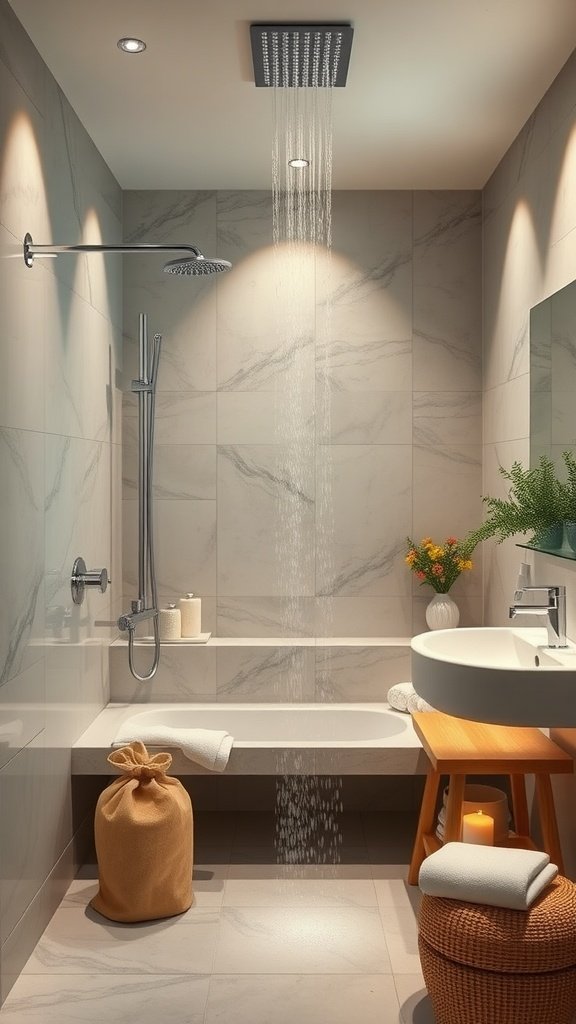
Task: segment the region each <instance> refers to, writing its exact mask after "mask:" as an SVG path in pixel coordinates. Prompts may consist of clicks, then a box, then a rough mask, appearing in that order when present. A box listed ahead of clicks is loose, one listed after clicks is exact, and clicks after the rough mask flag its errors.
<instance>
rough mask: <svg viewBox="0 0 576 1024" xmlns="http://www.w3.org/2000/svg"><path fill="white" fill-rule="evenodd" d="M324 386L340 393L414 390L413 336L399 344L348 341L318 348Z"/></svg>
mask: <svg viewBox="0 0 576 1024" xmlns="http://www.w3.org/2000/svg"><path fill="white" fill-rule="evenodd" d="M316 374H317V377H318V380H319V382H320V383H321V384H329V385H330V387H331V388H333V389H334V390H340V391H362V392H364V391H374V390H375V389H376V388H377V389H379V390H381V391H411V390H412V337H409V338H405V339H401V340H399V341H394V340H392V341H388V340H383V341H382V340H379V339H375V340H371V339H368V340H364V339H363V338H353V339H348V338H347V337H343V338H338V339H336V340H332V341H329V342H328V343H325V344H324V345H322V344H321V345H319V346H317V356H316Z"/></svg>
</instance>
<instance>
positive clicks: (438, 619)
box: [426, 594, 460, 629]
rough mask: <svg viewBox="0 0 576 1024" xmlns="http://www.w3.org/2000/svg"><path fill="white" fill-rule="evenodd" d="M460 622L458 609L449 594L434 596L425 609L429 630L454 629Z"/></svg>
mask: <svg viewBox="0 0 576 1024" xmlns="http://www.w3.org/2000/svg"><path fill="white" fill-rule="evenodd" d="M459 621H460V609H459V608H458V605H457V604H456V602H455V601H453V600H452V598H451V597H450V594H434V597H433V598H432V600H431V601H430V604H429V605H428V607H427V608H426V622H427V623H428V628H429V629H455V628H456V626H457V625H458V623H459Z"/></svg>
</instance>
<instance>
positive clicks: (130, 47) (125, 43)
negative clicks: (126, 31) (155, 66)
mask: <svg viewBox="0 0 576 1024" xmlns="http://www.w3.org/2000/svg"><path fill="white" fill-rule="evenodd" d="M116 45H117V47H118V49H119V50H124V53H142V50H145V49H146V43H144V42H142V40H141V39H130V38H127V39H119V40H118V42H117V44H116Z"/></svg>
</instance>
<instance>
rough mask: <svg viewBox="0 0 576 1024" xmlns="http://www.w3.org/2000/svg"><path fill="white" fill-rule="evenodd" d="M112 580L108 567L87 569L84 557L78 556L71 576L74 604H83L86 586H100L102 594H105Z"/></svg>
mask: <svg viewBox="0 0 576 1024" xmlns="http://www.w3.org/2000/svg"><path fill="white" fill-rule="evenodd" d="M111 582H112V580H111V579H110V578H109V576H108V570H107V569H88V570H87V569H86V562H85V561H84V559H83V558H77V559H76V560H75V562H74V565H73V566H72V575H71V577H70V590H71V591H72V600H73V601H74V604H82V602H83V600H84V594H85V591H86V587H98V588H99V590H100V593H101V594H105V593H106V591H107V589H108V584H109V583H111Z"/></svg>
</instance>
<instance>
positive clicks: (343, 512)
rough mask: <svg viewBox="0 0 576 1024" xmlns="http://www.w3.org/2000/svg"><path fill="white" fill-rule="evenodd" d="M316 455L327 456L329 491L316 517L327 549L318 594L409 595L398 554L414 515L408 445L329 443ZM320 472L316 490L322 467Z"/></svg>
mask: <svg viewBox="0 0 576 1024" xmlns="http://www.w3.org/2000/svg"><path fill="white" fill-rule="evenodd" d="M319 457H323V458H325V459H328V460H329V464H328V469H327V470H326V477H327V483H326V487H327V488H328V490H329V494H328V495H327V496H326V497H325V500H323V501H322V502H321V504H320V507H319V510H318V515H317V529H318V531H319V532H320V533H323V534H324V535H327V538H328V548H329V552H328V554H327V555H326V559H325V563H324V564H320V565H318V566H317V593H318V594H319V595H334V596H338V597H340V596H344V595H347V594H364V595H372V596H384V595H388V594H406V593H408V590H409V576H408V574H407V573H406V568H405V566H404V565H403V563H402V561H401V559H399V558H398V555H399V554H400V552H401V551H402V550H403V548H404V546H405V541H404V537H405V531H406V524H407V523H409V522H410V520H411V516H412V496H411V482H412V454H411V447H410V446H409V445H332V446H330V450H329V451H328V450H327V449H326V450H320V451H319ZM318 473H319V488H320V487H321V486H322V479H323V476H324V474H323V472H322V468H321V466H319V468H318ZM319 501H320V497H319ZM317 543H318V541H317Z"/></svg>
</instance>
